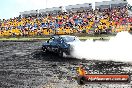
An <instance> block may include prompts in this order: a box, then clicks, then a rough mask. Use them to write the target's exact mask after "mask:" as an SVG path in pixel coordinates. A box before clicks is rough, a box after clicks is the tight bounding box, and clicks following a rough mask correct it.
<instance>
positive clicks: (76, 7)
mask: <svg viewBox="0 0 132 88" xmlns="http://www.w3.org/2000/svg"><path fill="white" fill-rule="evenodd" d="M84 9H92V3H84V4H76V5H69V6H65V7H64V6H60V7H52V8H46V9H40V10H31V11H24V12H20V15H21V17H26V16H34V15H38V16H39V15H46V14H50V13H51V14H53V15H56V14H58V12H69V11H73V12H74V11H78V10H84Z"/></svg>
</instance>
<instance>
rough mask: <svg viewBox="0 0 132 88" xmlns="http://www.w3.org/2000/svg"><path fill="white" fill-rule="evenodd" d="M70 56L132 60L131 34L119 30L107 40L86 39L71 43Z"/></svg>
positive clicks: (105, 59)
mask: <svg viewBox="0 0 132 88" xmlns="http://www.w3.org/2000/svg"><path fill="white" fill-rule="evenodd" d="M73 46H74V50H73V52H72V56H73V57H75V58H78V59H82V58H85V59H87V60H103V61H121V62H124V61H125V62H132V56H131V55H132V35H131V34H129V33H128V32H120V33H118V34H117V35H116V36H115V37H112V38H111V39H110V40H109V41H95V42H94V41H93V40H86V41H84V42H76V43H74V44H73Z"/></svg>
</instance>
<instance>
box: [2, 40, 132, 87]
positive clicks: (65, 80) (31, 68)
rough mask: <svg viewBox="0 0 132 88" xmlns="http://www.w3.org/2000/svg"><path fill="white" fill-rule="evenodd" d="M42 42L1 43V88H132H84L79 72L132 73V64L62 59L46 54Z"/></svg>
mask: <svg viewBox="0 0 132 88" xmlns="http://www.w3.org/2000/svg"><path fill="white" fill-rule="evenodd" d="M41 44H42V42H41V41H39V42H31V41H30V42H2V41H1V42H0V88H132V83H122V84H118V83H114V84H113V83H88V84H86V85H83V86H80V85H78V84H77V81H76V78H75V77H76V75H77V73H76V69H77V67H78V66H79V65H80V64H83V65H85V67H86V69H87V70H88V72H89V73H90V74H92V73H95V74H97V73H124V74H125V73H129V74H131V73H132V64H131V63H123V62H114V61H98V60H85V59H83V60H80V59H76V58H60V57H58V56H57V55H56V54H54V53H48V54H44V53H43V52H42V50H41Z"/></svg>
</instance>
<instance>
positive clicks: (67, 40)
mask: <svg viewBox="0 0 132 88" xmlns="http://www.w3.org/2000/svg"><path fill="white" fill-rule="evenodd" d="M62 39H63V40H64V41H65V42H73V41H74V40H75V37H73V36H66V37H62Z"/></svg>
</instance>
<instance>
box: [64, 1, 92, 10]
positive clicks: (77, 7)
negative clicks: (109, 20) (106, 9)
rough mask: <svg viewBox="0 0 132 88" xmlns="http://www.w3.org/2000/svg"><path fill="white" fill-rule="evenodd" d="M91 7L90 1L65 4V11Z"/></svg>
mask: <svg viewBox="0 0 132 88" xmlns="http://www.w3.org/2000/svg"><path fill="white" fill-rule="evenodd" d="M87 9H92V3H84V4H76V5H69V6H66V10H67V11H75V12H76V11H78V10H87Z"/></svg>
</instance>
